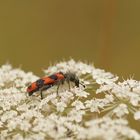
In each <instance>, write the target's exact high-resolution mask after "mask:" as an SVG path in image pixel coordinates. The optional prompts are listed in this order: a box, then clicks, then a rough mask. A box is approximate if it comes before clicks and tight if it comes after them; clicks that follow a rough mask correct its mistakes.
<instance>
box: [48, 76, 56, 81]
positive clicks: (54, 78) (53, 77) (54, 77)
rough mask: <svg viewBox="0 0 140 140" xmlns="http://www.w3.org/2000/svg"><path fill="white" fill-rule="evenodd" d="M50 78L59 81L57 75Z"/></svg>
mask: <svg viewBox="0 0 140 140" xmlns="http://www.w3.org/2000/svg"><path fill="white" fill-rule="evenodd" d="M49 78H51V79H53V80H57V76H56V75H51V76H49Z"/></svg>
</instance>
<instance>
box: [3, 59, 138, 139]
mask: <svg viewBox="0 0 140 140" xmlns="http://www.w3.org/2000/svg"><path fill="white" fill-rule="evenodd" d="M59 71H62V72H64V73H65V72H68V71H70V72H74V73H75V74H76V75H77V76H78V78H79V81H80V83H83V84H84V85H86V86H85V88H84V87H83V86H82V85H80V86H79V87H75V85H74V84H73V82H71V88H70V89H69V88H68V84H67V82H64V84H63V85H61V86H60V88H59V89H60V90H59V92H58V93H56V91H57V84H56V85H54V86H52V87H51V88H50V89H48V90H46V91H45V90H44V91H43V97H44V98H43V100H41V99H40V96H38V95H39V92H37V93H34V94H33V96H28V93H27V91H26V89H27V87H28V85H29V84H30V83H32V82H34V81H36V80H37V79H38V78H39V77H38V76H35V75H34V74H33V73H31V72H28V73H25V72H24V71H22V70H21V69H13V68H12V66H11V65H9V64H6V65H3V66H1V67H0V130H1V135H0V139H1V140H46V139H48V140H50V139H54V140H75V139H77V140H85V139H86V140H91V139H92V140H97V139H100V140H120V139H132V140H140V134H139V133H138V132H137V131H136V130H137V129H136V128H135V126H134V127H133V129H132V128H131V127H130V124H129V120H128V117H125V116H127V115H128V114H129V113H132V114H133V115H131V116H134V118H135V121H136V122H138V121H139V119H140V111H139V110H140V106H139V103H140V82H139V81H136V80H133V79H128V80H125V81H123V82H119V81H118V77H117V76H115V75H113V74H112V73H110V72H105V71H104V70H101V69H97V68H95V67H94V66H93V65H92V64H86V63H82V62H80V61H79V62H76V61H74V60H73V59H71V60H69V61H67V62H66V61H63V62H60V63H57V64H55V65H54V66H50V67H49V68H48V69H46V70H45V74H47V75H50V74H53V73H56V72H59ZM98 93H100V94H98ZM106 116H107V117H106ZM131 120H132V121H133V118H131ZM131 123H133V122H131Z"/></svg>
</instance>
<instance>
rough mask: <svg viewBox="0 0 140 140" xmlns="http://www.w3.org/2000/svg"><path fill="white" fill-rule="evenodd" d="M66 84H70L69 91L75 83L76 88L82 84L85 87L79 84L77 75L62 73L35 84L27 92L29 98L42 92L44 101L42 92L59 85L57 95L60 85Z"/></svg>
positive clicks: (42, 79) (44, 78) (39, 80)
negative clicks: (37, 92) (71, 83)
mask: <svg viewBox="0 0 140 140" xmlns="http://www.w3.org/2000/svg"><path fill="white" fill-rule="evenodd" d="M64 82H67V83H68V85H69V89H70V82H73V83H75V86H76V87H79V85H80V84H81V85H82V86H83V87H85V86H84V85H83V84H82V83H80V82H79V78H78V77H77V76H76V74H75V73H71V72H67V73H65V74H64V73H62V72H58V73H55V74H53V75H50V76H48V77H43V78H41V79H38V80H37V81H35V82H33V83H32V84H31V85H30V86H29V87H28V88H27V92H28V94H29V96H31V95H32V94H33V93H34V92H36V91H40V95H41V99H43V95H42V91H44V90H47V89H49V88H51V87H52V86H54V85H57V93H58V90H59V87H60V85H62V84H64Z"/></svg>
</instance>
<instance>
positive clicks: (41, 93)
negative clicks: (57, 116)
mask: <svg viewBox="0 0 140 140" xmlns="http://www.w3.org/2000/svg"><path fill="white" fill-rule="evenodd" d="M40 96H41V100H42V99H43V94H42V90H41V91H40Z"/></svg>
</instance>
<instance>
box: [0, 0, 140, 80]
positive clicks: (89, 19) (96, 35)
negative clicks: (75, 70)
mask: <svg viewBox="0 0 140 140" xmlns="http://www.w3.org/2000/svg"><path fill="white" fill-rule="evenodd" d="M70 57H72V58H74V59H75V60H83V61H84V60H87V61H89V62H94V64H95V66H96V67H99V68H103V69H105V70H106V71H110V72H112V73H115V74H117V75H119V76H120V77H123V78H126V77H130V76H134V78H135V79H140V62H139V60H140V1H139V0H133V1H132V0H69V1H68V0H33V1H31V0H22V1H21V0H20V1H19V0H5V1H0V64H4V63H5V62H7V61H8V62H9V63H11V64H13V65H14V67H18V66H22V68H23V69H24V70H26V71H33V72H34V73H35V74H37V75H40V76H41V75H43V72H42V69H43V68H47V67H48V66H49V64H50V62H52V63H53V62H56V61H60V60H62V59H64V58H65V59H66V60H67V59H69V58H70Z"/></svg>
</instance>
